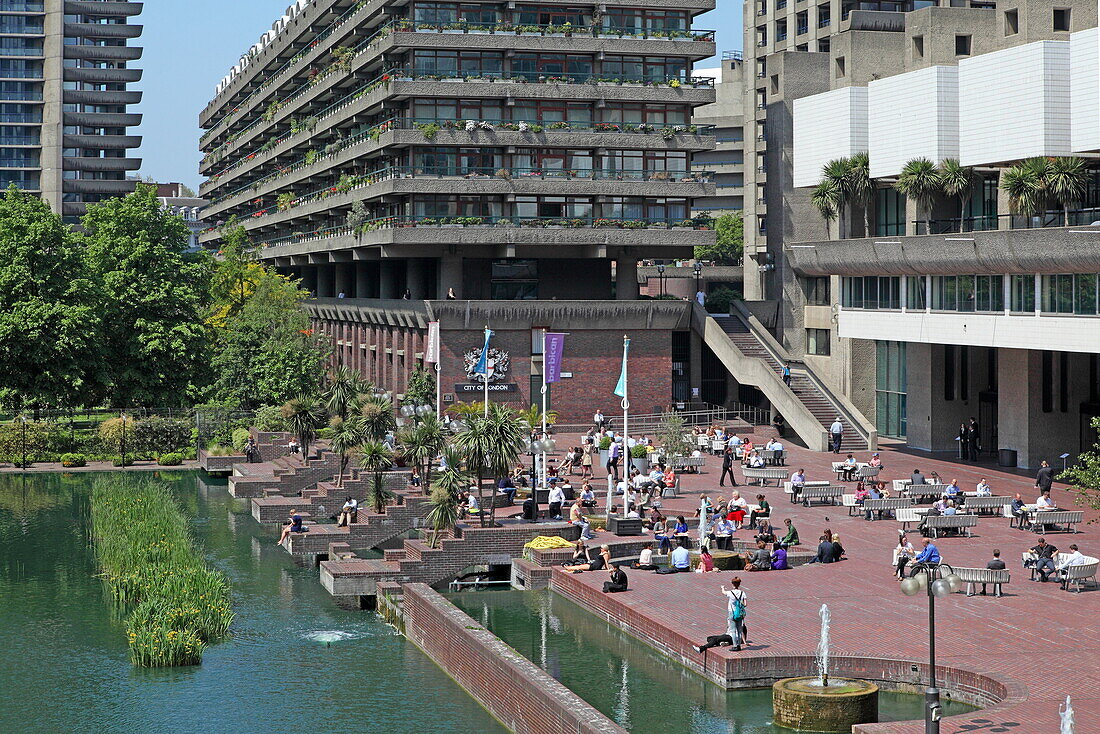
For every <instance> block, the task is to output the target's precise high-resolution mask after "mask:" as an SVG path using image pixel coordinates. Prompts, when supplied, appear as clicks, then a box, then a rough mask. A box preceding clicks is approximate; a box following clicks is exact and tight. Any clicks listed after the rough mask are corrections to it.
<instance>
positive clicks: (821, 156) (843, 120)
mask: <svg viewBox="0 0 1100 734" xmlns="http://www.w3.org/2000/svg"><path fill="white" fill-rule="evenodd" d="M866 150H867V87H844V88H842V89H834V90H832V91H829V92H823V93H821V94H815V95H813V96H810V97H803V98H802V99H796V100H795V101H794V185H795V186H816V185H817V184H818V183H819V182H820V181H821V167H822V166H824V165H825V164H826V163H828V162H829V161H831V160H833V159H834V158H845V157H847V156H850V155H852V154H853V153H862V152H864V151H866Z"/></svg>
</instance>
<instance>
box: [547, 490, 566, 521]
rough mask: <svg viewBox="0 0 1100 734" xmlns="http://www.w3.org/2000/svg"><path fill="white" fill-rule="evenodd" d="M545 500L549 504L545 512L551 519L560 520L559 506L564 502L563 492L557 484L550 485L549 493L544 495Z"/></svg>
mask: <svg viewBox="0 0 1100 734" xmlns="http://www.w3.org/2000/svg"><path fill="white" fill-rule="evenodd" d="M546 501H547V502H548V503H549V504H550V509H549V512H547V514H548V515H549V516H550V518H551V519H552V520H560V519H561V506H562V505H563V504H564V503H565V492H564V491H563V490H562V488H561V487H559V486H558V485H557V484H553V485H551V487H550V493H549V494H548V495H547V496H546Z"/></svg>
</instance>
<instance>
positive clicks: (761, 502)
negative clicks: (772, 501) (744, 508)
mask: <svg viewBox="0 0 1100 734" xmlns="http://www.w3.org/2000/svg"><path fill="white" fill-rule="evenodd" d="M771 516H772V506H771V505H769V504H768V500H766V499H765V498H764V495H762V494H758V495H756V509H755V510H753V511H752V512H750V513H749V526H750V527H752V526H755V525H756V521H757V520H760V519H767V518H770V517H771Z"/></svg>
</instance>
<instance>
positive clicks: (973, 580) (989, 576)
mask: <svg viewBox="0 0 1100 734" xmlns="http://www.w3.org/2000/svg"><path fill="white" fill-rule="evenodd" d="M949 517H950V516H949ZM952 570H954V572H955V575H956V576H958V577H959V578H961V579H962V580H963V581H965V582H966V595H967V596H974V584H981V585H982V588H983V589H984V588H985V585H986V584H993V596H1002V594H1001V586H1002V585H1004V584H1007V583H1008V581H1009V572H1008V569H1007V568H1003V569H996V568H959V567H957V566H955V567H953V569H952Z"/></svg>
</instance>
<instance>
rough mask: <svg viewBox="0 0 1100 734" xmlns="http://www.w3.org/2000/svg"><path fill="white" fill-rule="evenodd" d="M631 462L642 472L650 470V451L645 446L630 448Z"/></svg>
mask: <svg viewBox="0 0 1100 734" xmlns="http://www.w3.org/2000/svg"><path fill="white" fill-rule="evenodd" d="M630 463H631V464H633V465H634V468H635V469H637V470H638V471H640V472H641V473H642V474H645V473H646V472H648V471H649V452H648V451H647V450H646V447H645V446H635V447H634V448H632V449H630Z"/></svg>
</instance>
